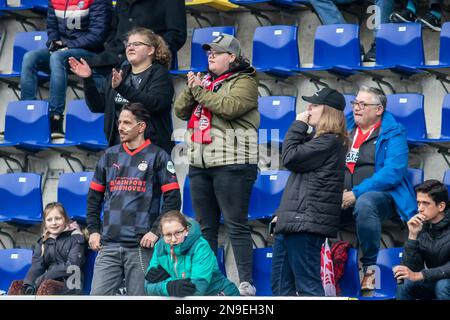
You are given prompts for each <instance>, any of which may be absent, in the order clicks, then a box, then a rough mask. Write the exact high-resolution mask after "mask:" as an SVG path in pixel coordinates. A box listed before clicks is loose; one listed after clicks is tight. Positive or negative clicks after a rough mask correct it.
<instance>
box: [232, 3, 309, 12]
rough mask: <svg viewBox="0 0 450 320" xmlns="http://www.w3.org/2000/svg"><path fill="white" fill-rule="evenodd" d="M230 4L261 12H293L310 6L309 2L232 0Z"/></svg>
mask: <svg viewBox="0 0 450 320" xmlns="http://www.w3.org/2000/svg"><path fill="white" fill-rule="evenodd" d="M230 2H231V3H234V4H236V5H239V6H242V7H247V8H249V9H252V10H260V11H264V10H273V9H274V8H284V9H287V10H292V8H295V7H298V6H304V5H306V4H308V0H230Z"/></svg>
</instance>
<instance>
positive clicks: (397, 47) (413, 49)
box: [359, 22, 425, 75]
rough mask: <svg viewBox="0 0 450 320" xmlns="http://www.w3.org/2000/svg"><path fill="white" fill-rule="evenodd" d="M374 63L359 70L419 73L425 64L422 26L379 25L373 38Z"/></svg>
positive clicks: (407, 24)
mask: <svg viewBox="0 0 450 320" xmlns="http://www.w3.org/2000/svg"><path fill="white" fill-rule="evenodd" d="M375 43H376V63H375V65H374V66H363V67H361V68H359V69H360V70H369V71H375V70H386V69H390V70H391V71H394V72H396V73H400V74H404V75H413V74H417V73H421V72H423V71H421V70H420V68H422V67H423V66H424V65H425V63H424V61H425V58H424V57H425V54H424V49H423V43H422V25H421V24H419V23H412V22H410V23H385V24H380V27H379V29H378V31H377V32H376V36H375Z"/></svg>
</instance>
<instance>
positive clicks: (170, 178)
mask: <svg viewBox="0 0 450 320" xmlns="http://www.w3.org/2000/svg"><path fill="white" fill-rule="evenodd" d="M155 171H156V176H157V180H158V182H159V184H160V185H161V191H162V193H163V204H162V208H161V214H164V213H166V212H168V211H170V210H180V209H181V194H180V186H179V184H178V180H177V175H176V172H175V166H174V164H173V162H172V160H171V159H170V156H169V155H168V154H167V152H165V151H164V150H162V149H161V150H160V152H158V155H157V158H156V163H155ZM160 217H161V215H160V216H158V217H157V219H156V220H155V221H154V222H153V224H152V226H151V231H152V232H153V233H155V232H154V231H156V230H157V229H158V226H159V220H160Z"/></svg>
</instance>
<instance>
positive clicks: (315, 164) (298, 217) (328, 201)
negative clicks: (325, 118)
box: [275, 121, 347, 237]
mask: <svg viewBox="0 0 450 320" xmlns="http://www.w3.org/2000/svg"><path fill="white" fill-rule="evenodd" d="M307 130H308V125H307V124H306V123H304V122H302V121H295V122H294V123H293V124H292V125H291V127H290V128H289V130H288V132H287V133H286V136H285V138H284V142H283V150H282V160H283V164H284V166H285V167H286V168H287V169H289V170H290V171H292V173H291V175H290V176H289V179H288V181H287V184H286V188H285V190H284V192H283V196H282V198H281V203H280V206H279V208H278V209H277V211H276V212H275V214H276V215H277V216H278V221H277V224H276V227H275V233H295V232H308V233H314V234H318V235H322V236H325V237H335V236H336V235H337V231H338V227H339V220H340V212H341V204H342V193H343V188H344V172H345V155H346V153H347V148H346V146H345V142H344V140H345V139H344V138H343V137H342V138H341V137H339V136H337V135H335V134H324V135H321V136H319V137H316V138H314V133H312V134H308V133H307Z"/></svg>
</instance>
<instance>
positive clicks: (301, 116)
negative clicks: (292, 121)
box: [296, 111, 310, 124]
mask: <svg viewBox="0 0 450 320" xmlns="http://www.w3.org/2000/svg"><path fill="white" fill-rule="evenodd" d="M309 117H310V114H309V111H303V112H302V113H299V114H298V115H297V117H296V120H298V121H302V122H304V123H306V124H308V120H309Z"/></svg>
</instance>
